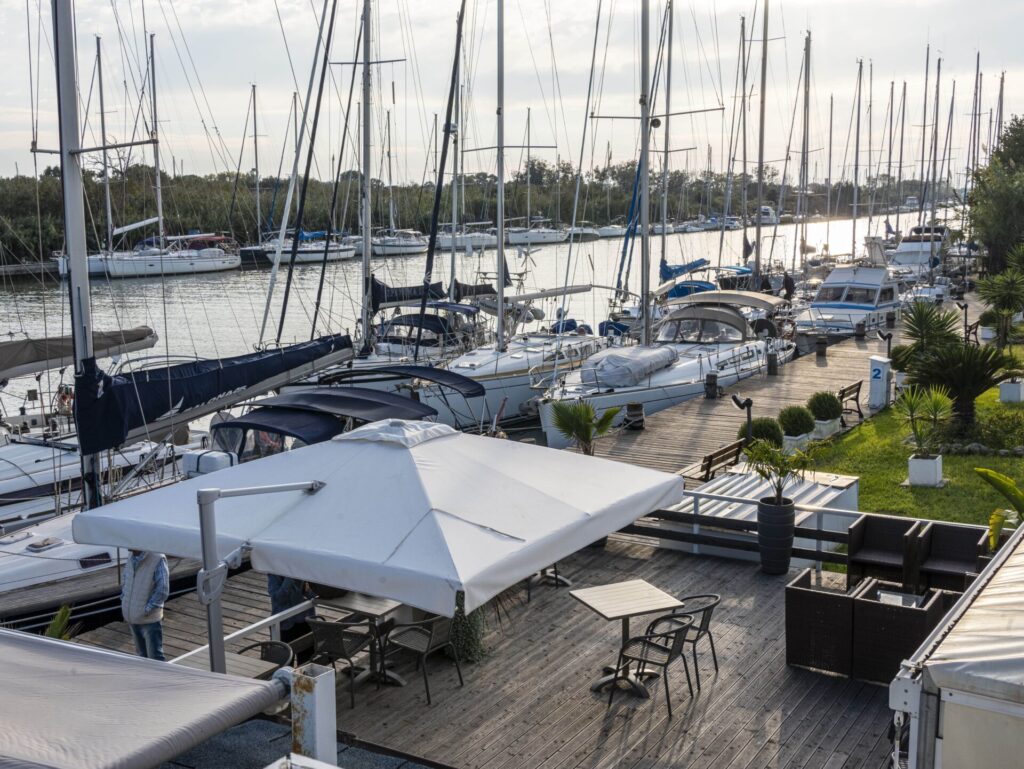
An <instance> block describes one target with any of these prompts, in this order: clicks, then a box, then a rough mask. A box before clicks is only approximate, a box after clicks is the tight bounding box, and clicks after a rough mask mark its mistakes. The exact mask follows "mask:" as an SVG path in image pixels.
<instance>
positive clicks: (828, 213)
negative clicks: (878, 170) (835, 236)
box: [825, 94, 835, 256]
mask: <svg viewBox="0 0 1024 769" xmlns="http://www.w3.org/2000/svg"><path fill="white" fill-rule="evenodd" d="M834 102H835V96H833V95H832V94H829V95H828V168H827V169H825V247H826V248H829V245H828V244H829V236H830V235H831V232H832V114H833V107H834V106H835V104H834ZM829 255H830V256H831V251H830V252H829Z"/></svg>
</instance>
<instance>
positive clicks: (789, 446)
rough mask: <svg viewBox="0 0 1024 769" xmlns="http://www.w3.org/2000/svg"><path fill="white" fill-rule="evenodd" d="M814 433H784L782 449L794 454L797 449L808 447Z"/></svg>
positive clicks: (801, 449)
mask: <svg viewBox="0 0 1024 769" xmlns="http://www.w3.org/2000/svg"><path fill="white" fill-rule="evenodd" d="M811 435H812V433H804V434H803V435H783V436H782V450H783V451H785V452H786V453H787V454H792V453H793V452H795V451H803V450H804V449H806V448H807V444H808V443H810V442H811Z"/></svg>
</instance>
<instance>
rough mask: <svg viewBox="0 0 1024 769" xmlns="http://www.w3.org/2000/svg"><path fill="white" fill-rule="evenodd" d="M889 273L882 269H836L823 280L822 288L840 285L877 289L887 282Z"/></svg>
mask: <svg viewBox="0 0 1024 769" xmlns="http://www.w3.org/2000/svg"><path fill="white" fill-rule="evenodd" d="M888 278H889V273H888V272H887V271H886V269H885V268H884V267H836V268H835V269H834V270H832V272H830V273H829V274H828V277H827V278H825V282H824V283H822V285H823V286H833V285H835V284H837V283H842V284H843V285H845V286H871V287H874V288H877V287H878V286H880V285H882V284H883V283H886V282H890V281H889V280H888Z"/></svg>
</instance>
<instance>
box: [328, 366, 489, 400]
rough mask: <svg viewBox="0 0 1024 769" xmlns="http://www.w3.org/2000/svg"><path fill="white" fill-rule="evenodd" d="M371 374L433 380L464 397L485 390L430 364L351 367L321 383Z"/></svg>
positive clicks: (332, 382)
mask: <svg viewBox="0 0 1024 769" xmlns="http://www.w3.org/2000/svg"><path fill="white" fill-rule="evenodd" d="M372 374H394V376H395V378H396V379H402V378H405V377H412V378H414V379H424V380H426V381H428V382H434V383H435V384H439V385H441V386H443V387H448V388H451V389H452V390H454V391H455V392H457V393H458V394H459V395H462V396H463V397H465V398H479V397H480V396H481V395H483V394H484V393H485V392H486V390H485V389H484V386H483V385H482V384H480V383H479V382H477V381H476V380H475V379H470V378H469V377H467V376H463V375H462V374H456V373H455V372H454V371H449V370H448V369H444V368H433V367H431V366H411V365H409V366H402V365H395V366H375V367H373V368H353V369H346V370H345V371H340V372H338V373H335V374H331V375H329V376H326V377H324V378H323V379H322V380H321V383H322V384H336V383H338V382H343V381H344V380H346V379H354V378H356V377H363V376H369V375H372Z"/></svg>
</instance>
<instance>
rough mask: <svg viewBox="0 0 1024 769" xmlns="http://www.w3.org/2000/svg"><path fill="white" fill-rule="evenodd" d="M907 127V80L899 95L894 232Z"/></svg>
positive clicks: (897, 226)
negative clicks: (898, 137) (898, 144)
mask: <svg viewBox="0 0 1024 769" xmlns="http://www.w3.org/2000/svg"><path fill="white" fill-rule="evenodd" d="M906 129H907V81H906V80H904V81H903V93H902V94H901V95H900V153H899V161H898V163H897V164H896V232H897V234H899V231H900V212H901V211H902V210H903V145H904V139H905V137H906Z"/></svg>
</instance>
